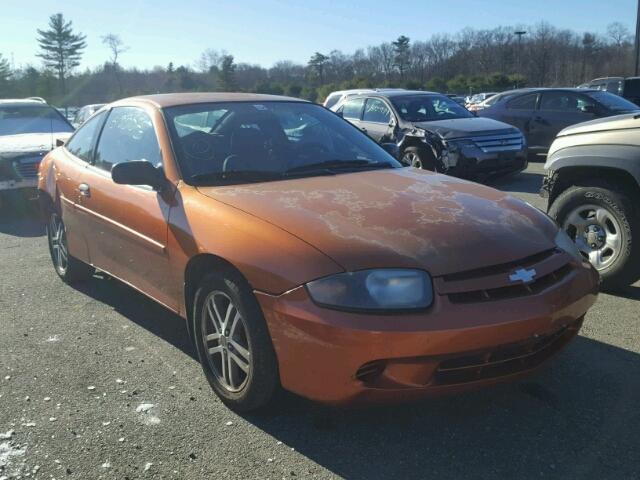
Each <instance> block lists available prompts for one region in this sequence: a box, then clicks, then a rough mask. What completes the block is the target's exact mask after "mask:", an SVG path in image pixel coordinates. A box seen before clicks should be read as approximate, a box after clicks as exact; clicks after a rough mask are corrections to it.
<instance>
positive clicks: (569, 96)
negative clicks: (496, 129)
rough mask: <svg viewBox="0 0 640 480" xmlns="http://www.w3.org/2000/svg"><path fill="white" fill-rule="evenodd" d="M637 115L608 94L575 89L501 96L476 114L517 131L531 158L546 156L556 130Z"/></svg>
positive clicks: (629, 105)
mask: <svg viewBox="0 0 640 480" xmlns="http://www.w3.org/2000/svg"><path fill="white" fill-rule="evenodd" d="M634 111H640V107H638V106H637V105H635V104H633V103H631V102H629V101H628V100H625V99H624V98H621V97H619V96H617V95H613V94H612V93H608V92H603V91H599V90H592V89H578V88H528V89H523V90H512V91H510V92H505V94H503V95H502V97H501V98H500V99H498V101H496V102H494V103H492V104H491V105H488V106H486V107H485V108H483V109H482V110H479V111H478V112H477V114H478V115H479V116H480V117H484V118H493V119H495V120H500V121H502V122H506V123H509V124H511V125H513V126H514V127H518V128H519V129H520V130H521V131H522V132H523V133H524V135H525V137H526V139H527V145H528V146H529V152H530V153H531V154H534V155H535V154H546V153H547V150H549V146H550V145H551V143H552V142H553V140H554V139H555V138H556V135H557V134H558V132H559V131H560V130H562V129H563V128H565V127H568V126H570V125H575V124H576V123H581V122H584V121H587V120H593V119H595V118H600V117H608V116H611V115H619V114H622V113H628V112H634Z"/></svg>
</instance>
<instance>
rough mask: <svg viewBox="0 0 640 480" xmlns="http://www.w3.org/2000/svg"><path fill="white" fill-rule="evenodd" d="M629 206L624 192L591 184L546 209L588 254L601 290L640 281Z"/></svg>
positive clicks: (639, 228)
mask: <svg viewBox="0 0 640 480" xmlns="http://www.w3.org/2000/svg"><path fill="white" fill-rule="evenodd" d="M632 205H633V203H632V202H631V201H630V200H629V197H628V196H627V195H625V194H624V193H623V192H617V191H615V190H613V189H612V188H611V187H610V186H609V185H607V184H604V183H601V182H596V181H594V182H593V183H591V185H588V186H586V185H585V186H573V187H570V188H568V189H567V190H565V191H564V192H562V193H561V194H560V195H559V196H558V197H557V198H556V199H555V201H554V202H553V203H552V204H551V205H550V207H549V215H550V216H551V217H552V218H554V219H555V220H556V221H557V222H558V224H559V225H560V226H561V228H563V229H564V230H565V231H567V233H568V234H569V236H570V237H571V238H572V239H574V241H576V240H577V241H576V244H577V245H578V248H579V249H580V250H581V251H582V252H583V253H589V254H590V260H592V262H591V263H592V264H594V266H595V267H596V268H597V269H598V272H599V273H600V276H601V278H602V287H603V289H609V290H611V289H617V288H620V287H623V286H626V285H630V284H632V283H634V282H635V281H636V280H638V278H640V218H639V215H638V212H637V211H634V208H633V206H632ZM589 232H591V235H589ZM589 241H591V243H589Z"/></svg>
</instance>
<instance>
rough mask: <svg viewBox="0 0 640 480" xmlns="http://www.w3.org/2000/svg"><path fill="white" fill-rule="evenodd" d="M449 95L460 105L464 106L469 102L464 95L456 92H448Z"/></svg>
mask: <svg viewBox="0 0 640 480" xmlns="http://www.w3.org/2000/svg"><path fill="white" fill-rule="evenodd" d="M447 97H449V98H450V99H451V100H453V101H454V102H456V103H457V104H458V105H461V106H463V107H464V106H466V104H467V102H466V101H465V99H464V97H461V96H459V95H456V94H454V93H447Z"/></svg>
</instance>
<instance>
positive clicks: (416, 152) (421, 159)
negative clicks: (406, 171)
mask: <svg viewBox="0 0 640 480" xmlns="http://www.w3.org/2000/svg"><path fill="white" fill-rule="evenodd" d="M402 163H403V164H405V165H408V166H410V167H414V168H421V169H424V170H431V171H433V172H437V171H438V170H437V168H436V159H435V158H434V156H433V153H431V152H430V151H428V150H427V149H426V148H423V147H407V148H405V149H404V151H403V152H402Z"/></svg>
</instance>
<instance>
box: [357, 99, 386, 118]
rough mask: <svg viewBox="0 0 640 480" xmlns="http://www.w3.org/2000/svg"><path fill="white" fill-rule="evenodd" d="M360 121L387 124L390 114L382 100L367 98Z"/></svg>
mask: <svg viewBox="0 0 640 480" xmlns="http://www.w3.org/2000/svg"><path fill="white" fill-rule="evenodd" d="M362 121H363V122H376V123H387V124H388V123H389V122H390V121H391V112H390V111H389V108H388V107H387V105H386V104H385V103H384V102H383V101H382V100H379V99H377V98H368V99H367V103H366V104H365V107H364V113H363V114H362Z"/></svg>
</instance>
